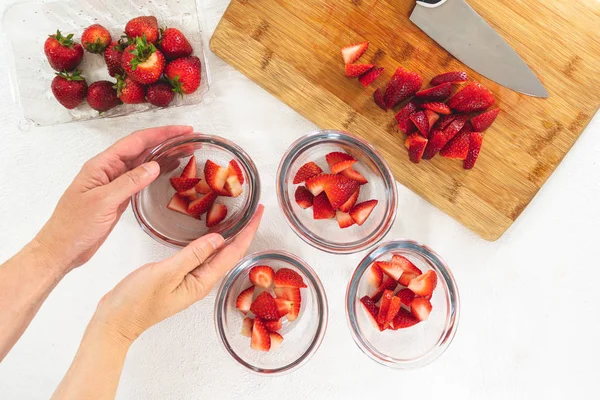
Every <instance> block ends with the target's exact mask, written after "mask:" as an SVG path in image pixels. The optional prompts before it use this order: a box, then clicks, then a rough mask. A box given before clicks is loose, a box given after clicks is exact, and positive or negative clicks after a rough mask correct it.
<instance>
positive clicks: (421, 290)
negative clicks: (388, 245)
mask: <svg viewBox="0 0 600 400" xmlns="http://www.w3.org/2000/svg"><path fill="white" fill-rule="evenodd" d="M436 285H437V274H436V273H435V271H433V270H429V271H427V272H425V273H424V274H422V275H419V276H417V277H416V278H414V279H413V280H411V281H410V283H409V285H408V288H409V289H410V290H412V291H413V292H414V293H415V294H416V295H417V296H421V297H426V296H429V295H431V294H432V293H433V290H434V289H435V287H436Z"/></svg>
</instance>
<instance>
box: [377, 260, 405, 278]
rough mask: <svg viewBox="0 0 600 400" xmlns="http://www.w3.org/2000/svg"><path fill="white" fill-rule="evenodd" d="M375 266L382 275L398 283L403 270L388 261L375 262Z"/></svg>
mask: <svg viewBox="0 0 600 400" xmlns="http://www.w3.org/2000/svg"><path fill="white" fill-rule="evenodd" d="M375 264H377V266H379V268H381V270H382V271H383V273H384V274H386V275H387V276H389V277H390V278H392V279H393V280H395V281H398V280H399V279H400V277H401V276H402V273H403V272H404V270H403V269H402V268H401V267H400V266H399V265H398V264H394V263H393V262H390V261H376V262H375Z"/></svg>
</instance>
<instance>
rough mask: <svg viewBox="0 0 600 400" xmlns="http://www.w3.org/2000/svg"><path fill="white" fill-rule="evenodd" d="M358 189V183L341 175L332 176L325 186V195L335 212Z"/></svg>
mask: <svg viewBox="0 0 600 400" xmlns="http://www.w3.org/2000/svg"><path fill="white" fill-rule="evenodd" d="M336 165H338V164H336ZM359 187H360V185H359V184H358V182H356V181H355V180H353V179H350V178H346V177H345V176H343V175H334V176H333V177H332V178H331V179H330V180H329V181H328V182H327V183H326V185H325V194H326V195H327V199H328V200H329V202H330V203H331V207H332V208H333V209H334V210H335V209H337V208H338V207H339V206H341V205H342V204H344V203H345V202H346V201H348V199H350V197H352V195H353V194H354V193H355V192H356V191H357V190H358V188H359Z"/></svg>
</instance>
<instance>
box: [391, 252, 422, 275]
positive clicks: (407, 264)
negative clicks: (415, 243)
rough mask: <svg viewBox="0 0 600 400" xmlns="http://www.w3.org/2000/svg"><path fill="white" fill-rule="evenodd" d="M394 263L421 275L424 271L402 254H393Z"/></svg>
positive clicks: (406, 270) (404, 269)
mask: <svg viewBox="0 0 600 400" xmlns="http://www.w3.org/2000/svg"><path fill="white" fill-rule="evenodd" d="M392 264H394V265H397V266H399V267H400V268H402V270H403V271H405V272H410V273H412V274H416V275H421V274H422V273H423V272H421V270H420V269H419V268H418V267H417V266H416V265H415V264H413V263H412V262H411V261H410V260H409V259H408V258H406V257H404V256H401V255H400V254H394V255H393V256H392Z"/></svg>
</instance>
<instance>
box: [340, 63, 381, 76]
mask: <svg viewBox="0 0 600 400" xmlns="http://www.w3.org/2000/svg"><path fill="white" fill-rule="evenodd" d="M373 67H375V66H374V65H373V64H346V67H345V68H344V74H345V75H346V76H347V77H348V78H356V77H359V76H361V75H362V74H365V73H367V72H368V71H370V70H371V69H372V68H373Z"/></svg>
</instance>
